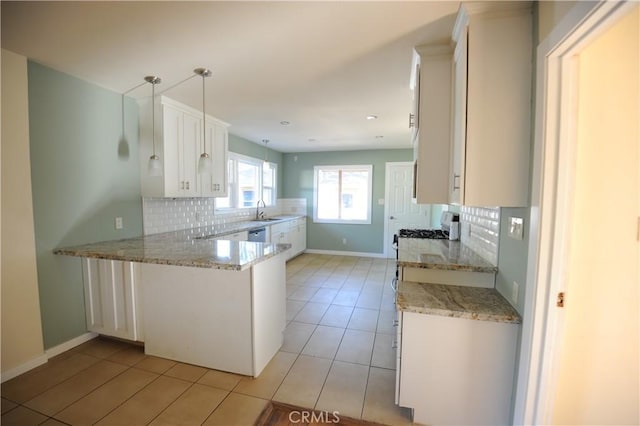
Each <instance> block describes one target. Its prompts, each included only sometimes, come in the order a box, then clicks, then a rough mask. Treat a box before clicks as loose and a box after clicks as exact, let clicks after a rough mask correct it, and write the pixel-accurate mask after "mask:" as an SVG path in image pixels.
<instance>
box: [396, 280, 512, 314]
mask: <svg viewBox="0 0 640 426" xmlns="http://www.w3.org/2000/svg"><path fill="white" fill-rule="evenodd" d="M396 302H397V308H398V310H400V311H403V312H415V313H419V314H430V315H440V316H446V317H456V318H466V319H472V320H479V321H495V322H508V323H517V324H519V323H520V321H521V319H520V315H518V312H516V310H515V309H514V308H513V307H512V306H511V305H510V304H509V302H507V301H506V300H505V298H504V297H502V295H501V294H500V293H498V291H497V290H496V289H493V288H480V287H462V286H453V285H442V284H424V283H413V282H406V281H400V282H399V283H398V292H397V293H396Z"/></svg>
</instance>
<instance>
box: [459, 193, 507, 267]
mask: <svg viewBox="0 0 640 426" xmlns="http://www.w3.org/2000/svg"><path fill="white" fill-rule="evenodd" d="M499 240H500V208H499V207H467V206H462V207H461V208H460V241H462V243H463V244H465V245H467V246H468V247H470V248H471V250H473V251H475V252H476V253H477V254H479V255H480V256H482V257H483V258H484V259H485V260H487V261H488V262H490V263H491V264H492V265H495V266H497V265H498V242H499Z"/></svg>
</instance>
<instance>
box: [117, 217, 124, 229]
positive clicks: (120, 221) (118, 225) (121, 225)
mask: <svg viewBox="0 0 640 426" xmlns="http://www.w3.org/2000/svg"><path fill="white" fill-rule="evenodd" d="M122 227H123V224H122V218H121V217H116V229H122Z"/></svg>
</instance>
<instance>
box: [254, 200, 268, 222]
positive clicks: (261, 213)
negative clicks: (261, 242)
mask: <svg viewBox="0 0 640 426" xmlns="http://www.w3.org/2000/svg"><path fill="white" fill-rule="evenodd" d="M260 203H262V207H265V208H266V207H267V204H266V203H265V202H264V200H262V199H259V200H258V202H257V203H256V220H259V219H264V211H260Z"/></svg>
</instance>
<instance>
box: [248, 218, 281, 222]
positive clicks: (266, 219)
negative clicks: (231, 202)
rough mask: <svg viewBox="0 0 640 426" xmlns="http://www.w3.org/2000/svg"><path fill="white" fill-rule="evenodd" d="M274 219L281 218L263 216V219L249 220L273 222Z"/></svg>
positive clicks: (252, 220)
mask: <svg viewBox="0 0 640 426" xmlns="http://www.w3.org/2000/svg"><path fill="white" fill-rule="evenodd" d="M276 220H282V219H278V218H275V217H265V218H264V219H251V222H274V221H276Z"/></svg>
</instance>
